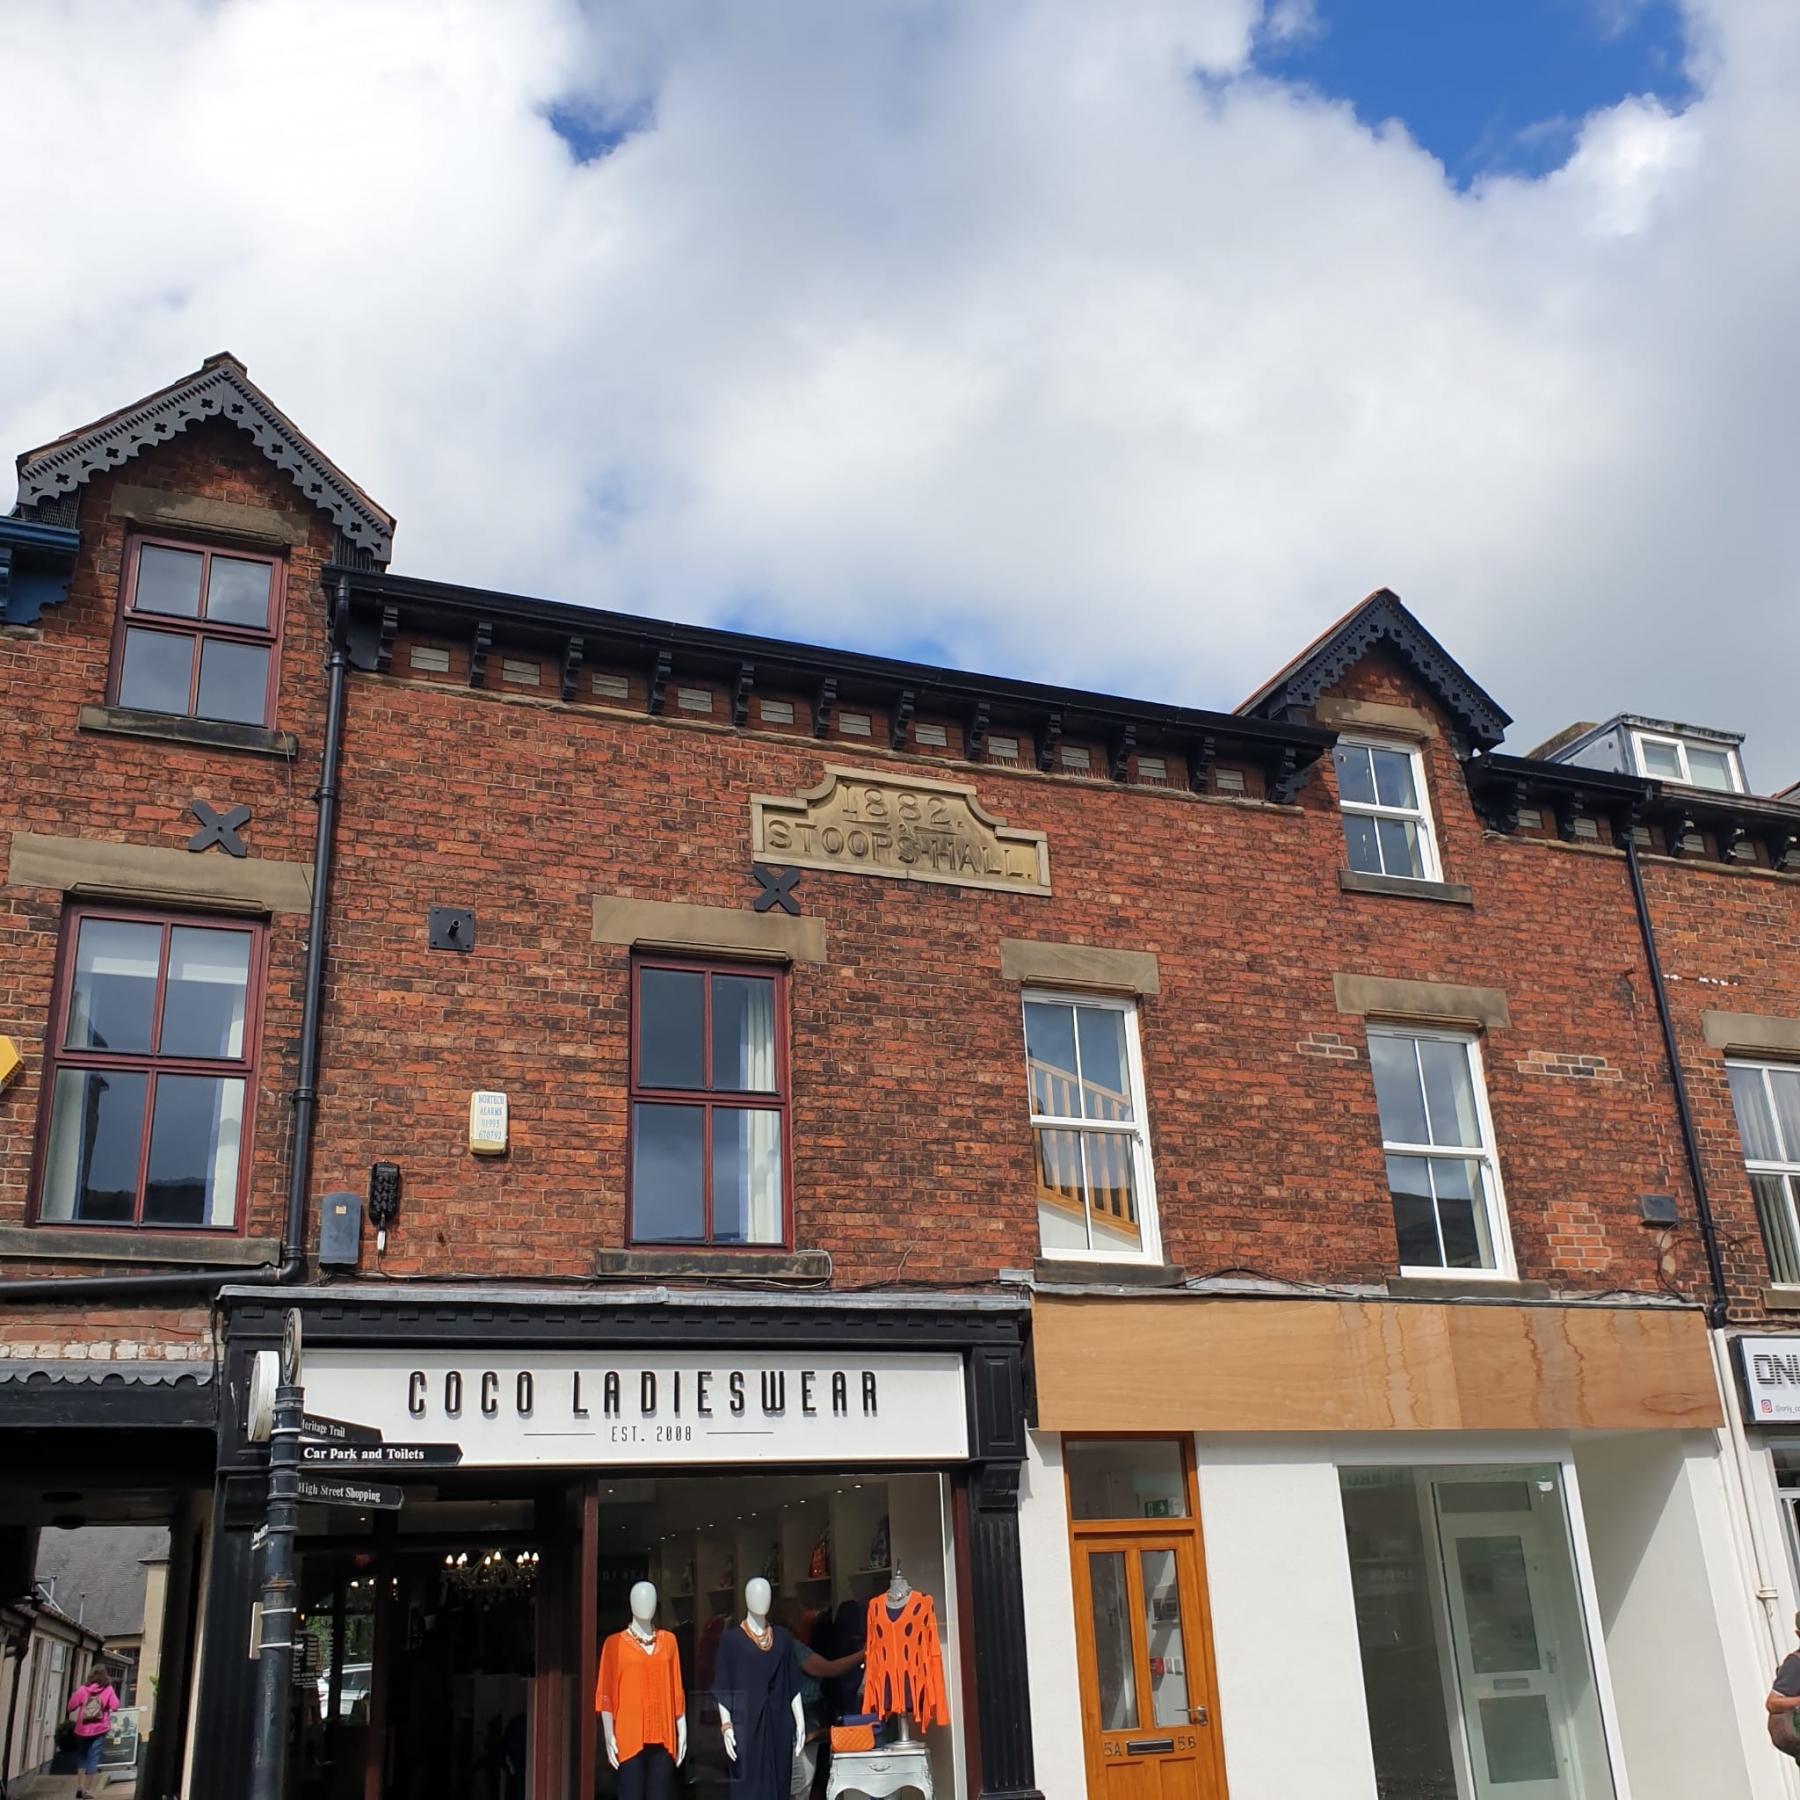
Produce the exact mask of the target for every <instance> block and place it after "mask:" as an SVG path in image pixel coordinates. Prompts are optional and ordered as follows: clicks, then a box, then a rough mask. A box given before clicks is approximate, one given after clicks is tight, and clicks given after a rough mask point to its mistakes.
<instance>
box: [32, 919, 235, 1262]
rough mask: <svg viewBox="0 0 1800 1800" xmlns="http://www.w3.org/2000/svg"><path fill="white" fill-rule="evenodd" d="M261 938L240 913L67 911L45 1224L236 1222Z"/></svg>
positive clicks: (42, 1150) (45, 1158)
mask: <svg viewBox="0 0 1800 1800" xmlns="http://www.w3.org/2000/svg"><path fill="white" fill-rule="evenodd" d="M263 950H264V945H263V929H262V927H261V926H260V925H255V924H248V923H239V922H237V921H235V920H233V921H229V922H228V921H225V920H220V919H212V918H206V917H203V916H183V915H167V914H161V915H159V914H155V913H139V912H121V911H112V910H101V909H96V908H88V907H80V908H71V909H70V911H69V912H68V913H67V914H66V915H65V920H64V933H63V945H62V968H61V971H60V974H59V977H58V981H57V989H56V995H57V998H56V1013H55V1017H54V1020H53V1025H54V1030H53V1031H52V1033H51V1039H50V1041H51V1044H52V1046H53V1048H52V1050H51V1053H50V1057H49V1065H50V1066H49V1068H48V1069H47V1071H46V1078H45V1082H44V1096H45V1098H44V1111H43V1121H42V1125H41V1128H40V1129H41V1137H40V1143H39V1161H38V1166H39V1168H40V1169H41V1171H42V1178H41V1180H40V1182H39V1184H38V1204H37V1219H38V1223H39V1224H41V1225H131V1226H136V1225H141V1226H150V1227H155V1226H162V1227H172V1228H178V1229H182V1230H190V1231H192V1230H206V1229H211V1230H218V1231H231V1230H235V1229H237V1228H238V1225H239V1223H240V1219H241V1215H242V1204H241V1202H242V1195H243V1192H244V1188H245V1185H246V1181H247V1177H248V1171H249V1161H250V1141H251V1123H252V1118H253V1115H254V1110H255V1107H254V1102H255V1098H256V1046H257V1042H258V1039H259V1037H260V1029H259V1027H260V1017H259V1015H260V1011H261V1005H260V1002H261V995H262V975H263Z"/></svg>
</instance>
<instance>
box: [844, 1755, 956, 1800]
mask: <svg viewBox="0 0 1800 1800" xmlns="http://www.w3.org/2000/svg"><path fill="white" fill-rule="evenodd" d="M906 1788H912V1789H914V1790H915V1791H916V1792H917V1793H920V1794H922V1795H923V1796H924V1800H932V1793H931V1754H930V1752H929V1750H928V1749H927V1748H926V1746H925V1745H924V1744H922V1743H916V1742H915V1743H911V1744H885V1745H883V1746H882V1747H881V1748H880V1749H879V1750H834V1751H833V1752H832V1756H831V1779H830V1781H829V1782H828V1783H827V1784H826V1787H825V1800H838V1796H839V1795H840V1794H864V1795H866V1796H867V1797H868V1800H885V1797H886V1796H887V1795H889V1794H898V1793H900V1792H901V1791H902V1790H904V1789H906Z"/></svg>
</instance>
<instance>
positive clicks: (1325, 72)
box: [1258, 0, 1694, 188]
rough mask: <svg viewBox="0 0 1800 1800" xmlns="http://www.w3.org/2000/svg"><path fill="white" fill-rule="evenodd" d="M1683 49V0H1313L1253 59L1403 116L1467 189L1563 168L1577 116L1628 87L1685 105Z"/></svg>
mask: <svg viewBox="0 0 1800 1800" xmlns="http://www.w3.org/2000/svg"><path fill="white" fill-rule="evenodd" d="M1684 49H1685V36H1684V26H1683V20H1682V15H1681V9H1680V6H1679V4H1678V0H1314V5H1313V8H1312V20H1311V23H1310V25H1309V26H1306V27H1303V28H1302V29H1301V30H1300V32H1299V33H1298V34H1297V35H1295V36H1291V37H1288V38H1285V39H1280V38H1271V39H1270V40H1269V41H1268V42H1266V43H1265V44H1264V46H1263V48H1262V50H1261V52H1260V54H1259V56H1258V66H1259V67H1260V68H1261V69H1262V71H1263V73H1264V74H1266V75H1271V76H1274V77H1276V78H1277V79H1279V80H1283V81H1299V82H1304V83H1306V84H1307V85H1308V86H1310V87H1314V88H1317V89H1318V90H1319V91H1320V92H1321V93H1323V94H1328V95H1330V96H1332V97H1333V98H1334V99H1340V100H1348V101H1349V102H1350V103H1351V104H1352V105H1353V106H1354V107H1355V108H1356V114H1357V117H1358V118H1359V119H1361V120H1362V121H1363V122H1364V123H1365V124H1367V125H1370V126H1375V125H1380V124H1382V123H1383V122H1384V121H1386V120H1388V119H1399V120H1400V121H1401V122H1402V123H1403V124H1404V125H1405V126H1406V128H1407V130H1408V131H1409V132H1410V133H1411V134H1412V136H1413V138H1414V140H1415V141H1416V142H1418V143H1419V144H1421V145H1423V146H1424V148H1425V149H1427V150H1428V151H1430V152H1431V154H1432V155H1433V156H1435V157H1437V158H1438V160H1439V161H1440V162H1442V163H1443V165H1444V168H1445V170H1446V172H1447V173H1448V174H1449V177H1450V179H1451V180H1452V181H1453V182H1454V183H1455V184H1456V185H1457V186H1458V187H1462V188H1466V187H1468V186H1469V185H1470V184H1471V183H1472V182H1474V181H1475V180H1477V179H1479V178H1480V177H1481V176H1483V175H1493V174H1507V175H1526V176H1535V175H1545V174H1548V173H1549V172H1550V171H1551V170H1553V169H1558V168H1560V167H1561V166H1562V165H1563V163H1565V162H1566V161H1567V160H1568V158H1569V154H1570V152H1571V151H1572V150H1573V149H1574V147H1575V137H1576V133H1577V132H1578V131H1579V130H1580V128H1581V122H1582V120H1583V119H1584V118H1586V117H1587V115H1588V114H1590V113H1592V112H1595V111H1597V110H1599V109H1600V108H1602V107H1608V106H1615V105H1617V104H1618V102H1619V101H1621V100H1623V99H1626V98H1627V97H1628V96H1631V95H1635V94H1643V95H1653V96H1654V97H1656V98H1657V99H1659V100H1661V101H1662V102H1663V104H1664V105H1666V106H1668V107H1670V108H1671V110H1676V109H1679V108H1680V107H1682V106H1685V105H1686V104H1687V102H1688V101H1689V99H1691V98H1692V97H1693V93H1694V89H1693V84H1692V83H1691V82H1690V81H1689V80H1688V77H1687V74H1686V72H1685V70H1684V68H1683V54H1684Z"/></svg>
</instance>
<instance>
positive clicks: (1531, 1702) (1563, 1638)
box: [1432, 1468, 1611, 1800]
mask: <svg viewBox="0 0 1800 1800" xmlns="http://www.w3.org/2000/svg"><path fill="white" fill-rule="evenodd" d="M1472 1473H1473V1472H1472ZM1559 1485H1560V1484H1559V1480H1558V1474H1557V1472H1556V1471H1555V1470H1553V1469H1550V1468H1544V1469H1541V1470H1533V1471H1530V1472H1520V1473H1518V1474H1512V1473H1508V1474H1506V1475H1504V1476H1501V1477H1500V1478H1499V1479H1495V1478H1493V1477H1491V1476H1489V1477H1486V1478H1484V1477H1483V1475H1481V1474H1474V1478H1473V1479H1465V1480H1449V1479H1439V1480H1436V1481H1434V1482H1433V1483H1432V1498H1433V1510H1434V1511H1435V1514H1436V1520H1437V1531H1438V1542H1439V1547H1440V1551H1441V1554H1442V1558H1443V1577H1444V1599H1445V1602H1446V1604H1447V1606H1448V1610H1449V1615H1450V1640H1451V1649H1452V1655H1453V1659H1454V1662H1455V1678H1456V1682H1457V1685H1458V1688H1459V1689H1460V1696H1461V1701H1462V1714H1463V1724H1464V1728H1465V1731H1466V1732H1467V1736H1468V1747H1469V1764H1470V1768H1469V1773H1470V1777H1471V1781H1472V1785H1473V1788H1474V1792H1475V1797H1476V1800H1588V1797H1589V1796H1592V1795H1593V1794H1595V1793H1596V1792H1609V1791H1610V1786H1611V1784H1610V1781H1609V1780H1607V1777H1606V1773H1605V1771H1606V1767H1607V1758H1606V1750H1605V1744H1604V1739H1603V1735H1602V1727H1601V1721H1600V1713H1599V1703H1598V1696H1597V1695H1596V1693H1595V1688H1594V1681H1593V1675H1592V1670H1591V1665H1590V1663H1589V1660H1588V1654H1587V1643H1586V1634H1585V1631H1584V1630H1583V1624H1582V1618H1581V1610H1580V1600H1579V1596H1578V1594H1577V1592H1576V1588H1575V1580H1574V1570H1573V1567H1572V1565H1571V1561H1570V1556H1569V1549H1568V1536H1567V1529H1566V1523H1565V1515H1564V1512H1563V1501H1562V1496H1561V1493H1560V1492H1559Z"/></svg>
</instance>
